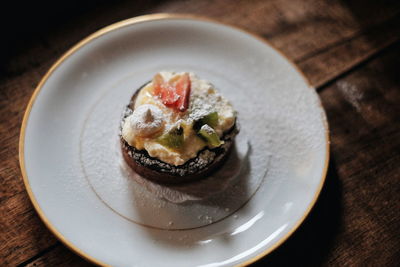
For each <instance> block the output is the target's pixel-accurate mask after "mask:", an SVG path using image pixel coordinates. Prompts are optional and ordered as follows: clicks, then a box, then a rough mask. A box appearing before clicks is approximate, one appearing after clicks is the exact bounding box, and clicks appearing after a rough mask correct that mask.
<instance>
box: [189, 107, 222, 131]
mask: <svg viewBox="0 0 400 267" xmlns="http://www.w3.org/2000/svg"><path fill="white" fill-rule="evenodd" d="M205 124H208V125H209V126H210V127H211V128H215V127H216V126H217V125H218V112H216V111H215V112H211V113H209V114H207V115H205V116H204V117H202V118H200V119H198V120H197V121H195V122H194V124H193V129H195V130H196V131H199V130H200V128H201V127H202V126H203V125H205Z"/></svg>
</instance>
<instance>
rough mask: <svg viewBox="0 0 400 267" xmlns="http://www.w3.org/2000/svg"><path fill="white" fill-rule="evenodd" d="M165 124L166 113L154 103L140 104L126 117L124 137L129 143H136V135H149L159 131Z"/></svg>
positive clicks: (123, 130) (123, 129)
mask: <svg viewBox="0 0 400 267" xmlns="http://www.w3.org/2000/svg"><path fill="white" fill-rule="evenodd" d="M163 126H164V115H163V113H162V111H161V110H160V109H159V108H158V107H157V106H154V105H150V104H144V105H141V106H139V107H138V108H137V109H135V110H134V112H133V113H132V114H131V115H130V116H128V117H127V118H126V119H125V123H124V125H123V127H122V137H123V138H124V139H125V140H126V141H127V142H128V144H129V145H132V144H133V143H134V139H135V137H148V136H151V135H153V134H155V133H157V132H159V131H160V130H161V129H162V128H163Z"/></svg>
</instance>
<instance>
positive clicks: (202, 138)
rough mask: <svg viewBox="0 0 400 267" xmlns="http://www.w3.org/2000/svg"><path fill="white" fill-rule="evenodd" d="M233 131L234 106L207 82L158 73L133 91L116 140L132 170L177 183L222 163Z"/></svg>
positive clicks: (185, 74)
mask: <svg viewBox="0 0 400 267" xmlns="http://www.w3.org/2000/svg"><path fill="white" fill-rule="evenodd" d="M237 133H238V129H237V125H236V112H235V110H234V109H233V107H232V105H231V104H230V103H229V101H228V100H226V99H225V98H224V97H223V96H221V95H220V94H219V93H218V92H217V90H216V89H215V88H214V86H213V85H212V84H211V83H210V82H208V81H206V80H202V79H199V78H198V77H197V76H196V75H195V74H193V73H188V72H178V73H175V72H160V73H157V74H156V75H155V76H154V78H153V79H152V81H151V82H149V83H147V84H145V85H144V86H142V87H141V88H139V89H138V90H137V91H136V92H135V93H134V95H133V96H132V98H131V100H130V102H129V105H128V106H127V107H126V110H125V112H124V115H123V118H122V122H121V137H120V141H121V148H122V152H123V153H122V154H123V157H124V159H125V161H126V162H127V163H128V165H129V166H130V167H131V168H132V169H133V170H134V171H135V172H137V173H138V174H140V175H141V176H143V177H145V178H148V179H151V180H153V181H156V182H161V183H170V184H177V183H183V182H188V181H193V180H196V179H200V178H205V177H207V175H209V174H210V173H211V172H213V171H215V170H216V169H217V168H218V167H219V166H221V165H222V164H223V162H224V161H225V159H226V158H227V156H228V154H229V152H230V150H231V147H232V145H233V141H234V137H235V136H236V134H237Z"/></svg>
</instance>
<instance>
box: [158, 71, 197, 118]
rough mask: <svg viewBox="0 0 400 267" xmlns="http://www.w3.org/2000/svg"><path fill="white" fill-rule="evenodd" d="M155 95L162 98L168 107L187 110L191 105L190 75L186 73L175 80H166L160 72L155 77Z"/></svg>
mask: <svg viewBox="0 0 400 267" xmlns="http://www.w3.org/2000/svg"><path fill="white" fill-rule="evenodd" d="M153 88H154V89H153V95H155V96H157V97H159V98H161V101H162V103H163V104H164V105H166V106H167V107H171V108H174V109H176V110H178V111H182V112H183V111H185V110H187V108H188V107H189V97H190V77H189V74H187V73H185V74H183V75H181V76H180V77H179V78H178V79H177V80H175V81H168V82H167V81H164V79H163V77H162V76H161V75H160V74H159V73H158V74H156V75H155V76H154V78H153Z"/></svg>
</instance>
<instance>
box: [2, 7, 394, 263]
mask: <svg viewBox="0 0 400 267" xmlns="http://www.w3.org/2000/svg"><path fill="white" fill-rule="evenodd" d="M154 12H177V13H190V14H198V15H202V16H207V17H210V18H214V19H216V20H219V21H222V22H224V23H228V24H232V25H236V26H239V27H241V28H244V29H247V30H249V31H251V32H253V33H256V34H258V35H261V36H263V37H265V38H266V39H267V40H268V41H269V42H270V43H271V44H272V45H273V46H274V47H276V48H277V49H279V50H280V51H282V52H283V53H284V54H285V55H286V56H287V57H288V58H289V59H291V60H293V61H295V62H296V63H297V64H298V65H299V67H300V68H301V69H302V70H303V72H304V73H305V75H306V76H307V77H308V78H309V79H310V81H311V83H312V84H313V85H315V86H318V87H323V89H322V93H321V96H322V98H323V101H324V105H325V106H326V109H327V112H328V117H329V121H330V123H331V130H332V150H333V153H334V161H335V163H336V168H337V170H338V171H337V174H336V175H337V176H338V178H337V179H339V180H340V182H341V183H342V186H343V195H342V196H339V197H342V198H343V199H342V201H343V203H347V205H348V203H352V202H357V203H359V205H358V206H356V208H357V209H358V210H360V211H359V213H357V212H356V213H354V212H353V211H352V209H351V208H350V207H351V206H344V208H343V211H341V213H340V214H338V215H337V216H340V218H341V221H340V223H341V225H342V226H343V228H344V229H342V230H340V231H339V232H338V235H337V237H335V238H337V240H338V241H337V242H334V241H332V242H333V243H334V245H332V246H331V247H329V252H327V253H325V254H324V255H326V259H325V260H321V261H322V262H325V263H327V262H331V263H337V264H339V263H340V264H344V263H345V258H346V257H345V256H347V258H349V259H353V258H354V259H353V262H351V261H350V262H348V263H354V264H356V263H359V264H361V263H362V262H361V261H360V260H357V257H356V255H353V254H354V253H356V252H355V250H352V249H354V248H353V246H352V245H351V244H353V243H355V244H357V245H359V246H360V247H362V248H363V251H362V252H360V255H362V256H363V257H364V258H366V259H369V258H370V257H369V256H368V255H367V254H368V253H370V252H371V248H370V247H368V246H367V245H366V243H365V242H366V241H365V240H370V239H371V238H372V239H373V240H372V241H373V242H372V244H373V245H374V246H377V247H378V249H377V250H378V251H379V252H380V253H381V255H385V256H386V257H387V258H388V260H387V261H386V263H388V264H390V263H392V261H391V257H394V256H393V255H392V254H390V253H388V252H390V251H392V249H393V246H394V245H399V244H398V243H393V240H391V237H390V234H393V233H398V232H395V231H396V229H395V227H394V226H395V225H396V224H398V223H399V222H398V216H396V215H395V214H394V213H393V212H394V210H396V209H395V208H396V207H395V206H393V203H396V201H397V203H398V199H396V198H395V197H396V194H389V193H390V192H387V191H385V190H389V189H391V188H397V187H396V184H394V183H393V179H394V178H393V177H396V174H398V173H399V172H398V171H399V170H398V169H396V166H397V165H398V164H397V165H396V163H397V162H398V159H399V158H398V152H397V151H400V149H399V143H398V142H397V140H399V138H398V134H397V132H399V128H398V124H396V123H395V122H396V121H395V119H396V118H398V117H399V113H398V108H397V107H398V105H396V103H399V93H398V92H399V90H398V89H399V88H398V87H399V83H398V79H397V80H396V77H397V75H396V73H395V70H398V67H397V66H398V63H399V62H396V60H395V58H396V57H397V58H398V56H399V54H398V53H397V52H390V53H389V55H391V56H385V58H384V59H379V58H377V59H375V60H374V61H373V62H368V60H370V59H371V58H374V57H380V53H381V52H380V51H382V50H383V49H387V48H388V47H389V50H390V51H393V50H395V51H397V50H398V48H397V47H395V48H393V44H394V43H396V42H398V40H399V36H400V34H399V30H400V27H399V25H400V22H399V14H400V13H399V12H400V2H399V1H383V2H379V3H378V2H377V1H350V2H347V1H316V0H305V1H289V0H276V1H261V0H254V1H235V3H234V4H233V3H232V1H229V0H216V1H195V0H188V1H164V2H159V1H134V2H132V1H118V2H116V3H107V4H102V5H98V6H95V7H93V8H90V9H87V11H85V12H80V13H76V14H75V16H72V19H71V20H69V21H56V23H57V27H50V26H49V27H48V28H44V29H41V30H40V31H35V34H34V35H32V36H31V39H29V40H26V43H25V45H22V46H21V48H20V49H19V50H18V51H17V50H16V51H17V52H16V53H14V54H12V55H10V57H8V60H7V61H5V62H3V63H4V65H3V69H2V72H1V73H0V144H1V146H2V149H1V151H0V159H1V165H0V192H1V194H0V211H1V218H0V223H1V224H0V225H1V226H2V227H0V265H5V266H15V265H18V264H21V263H24V264H31V265H33V264H36V265H37V266H54V265H59V264H61V263H62V262H65V263H66V264H67V265H74V266H80V264H82V266H84V265H86V264H87V263H86V262H84V261H83V260H81V259H80V258H79V257H78V256H75V255H74V254H72V253H71V252H69V251H68V250H67V249H66V248H64V247H63V246H62V245H60V244H59V243H58V241H56V239H55V238H54V237H53V236H52V235H51V234H50V233H49V232H48V230H47V229H46V228H45V227H44V225H43V224H42V223H41V222H40V221H39V219H38V217H37V215H36V214H35V212H34V211H33V208H32V205H31V204H30V203H29V201H28V197H27V194H26V192H25V189H24V186H23V183H22V179H21V174H20V171H19V165H18V136H19V127H20V124H21V121H22V116H23V112H24V109H25V107H26V104H27V102H28V100H29V98H30V95H31V94H32V92H33V90H34V88H35V87H36V85H37V84H38V82H39V80H40V78H41V77H42V76H43V75H44V73H45V72H46V71H47V69H48V68H49V67H50V66H51V64H52V63H53V62H54V61H55V60H56V59H57V58H58V57H59V56H61V54H62V53H64V52H65V51H66V50H67V49H68V48H69V47H71V46H72V45H73V44H75V43H76V42H78V41H79V40H80V39H82V38H84V37H86V36H87V35H89V34H90V33H92V32H94V31H96V30H98V29H99V28H102V27H104V26H106V25H109V24H111V23H113V22H116V21H119V20H122V19H126V18H129V17H133V16H137V15H141V14H146V13H154ZM43 15H45V13H43ZM72 15H73V14H72ZM385 55H386V54H385ZM392 57H393V58H392ZM366 63H367V64H366ZM396 64H397V65H396ZM327 83H328V84H329V86H327V87H326V86H325V87H324V85H326V84H327ZM354 88H355V89H354ZM359 90H362V92H361V93H360V92H359ZM351 92H353V93H351ZM343 119H344V120H343ZM354 151H362V153H361V154H358V153H357V154H356V155H355V154H354V153H355V152H354ZM365 166H368V168H366V167H365ZM345 178H346V179H345ZM354 179H356V180H357V181H358V180H360V181H359V186H360V188H361V190H360V192H361V193H362V194H361V193H359V194H352V193H351V192H353V191H354V190H355V191H357V187H356V186H355V185H354V184H352V183H351V181H353V180H354ZM397 179H398V176H397ZM368 181H369V182H368ZM376 185H378V186H376ZM388 188H389V189H388ZM328 199H329V198H328ZM328 202H329V201H328ZM382 203H386V204H385V205H386V207H387V208H388V209H387V211H386V209H385V210H384V211H383V209H384V208H383V206H382V205H383V204H382ZM397 208H398V207H397ZM397 210H398V209H397ZM369 211H372V212H374V214H375V216H376V217H377V218H380V219H374V218H373V216H371V215H370V213H369ZM382 212H383V214H386V216H385V217H384V218H381V217H382V216H380V213H382ZM320 214H324V213H323V212H321V211H320V213H318V214H317V215H315V216H314V217H316V218H317V219H315V220H316V222H317V223H318V222H320V220H321V217H320ZM364 218H366V219H365V221H364V220H363V219H364ZM364 222H365V223H366V224H368V225H367V226H368V227H366V228H362V229H354V227H355V225H357V224H363V223H364ZM379 224H384V225H385V227H383V228H382V230H381V232H380V235H381V237H377V236H376V235H375V234H374V235H373V236H370V235H368V232H369V231H372V230H373V229H376V227H378V225H379ZM311 225H312V226H313V227H314V224H311ZM363 231H364V232H363ZM307 233H308V232H307ZM300 236H301V235H300ZM301 237H302V238H300V239H301V241H302V242H304V239H307V236H306V235H305V236H301ZM316 240H317V241H320V242H321V240H319V239H318V238H316ZM379 242H384V243H386V242H389V243H390V242H392V243H390V244H389V243H388V244H389V245H388V247H383V246H379ZM292 243H293V242H292ZM290 244H291V243H289V245H288V246H285V247H289V248H290V247H291V246H293V245H290ZM294 244H296V245H298V243H296V242H294ZM285 247H284V248H283V250H282V251H284V252H279V250H278V252H277V253H276V254H274V255H278V256H274V255H272V257H269V258H270V261H271V262H273V263H278V262H279V260H281V261H282V259H283V258H284V257H285V256H284V254H285V253H289V254H290V252H291V250H290V249H289V250H285ZM305 247H306V248H307V246H305ZM341 248H346V249H347V250H346V251H342V250H341ZM384 248H385V249H387V251H386V250H384ZM327 250H328V249H327ZM43 251H45V253H44V254H43V255H41V254H40V253H41V252H43ZM288 251H289V252H288ZM292 252H293V251H292ZM339 252H342V253H343V256H340V255H338V253H339ZM352 253H353V254H352ZM38 255H40V256H39V257H37V256H38ZM292 255H293V254H292ZM305 255H309V254H308V253H305ZM274 257H275V258H276V259H277V260H276V261H274V259H275V258H274ZM381 258H382V257H377V259H381ZM372 260H373V259H372ZM305 261H306V260H305ZM384 262H385V261H384ZM375 263H378V260H376V261H375ZM67 265H66V266H67Z"/></svg>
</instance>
